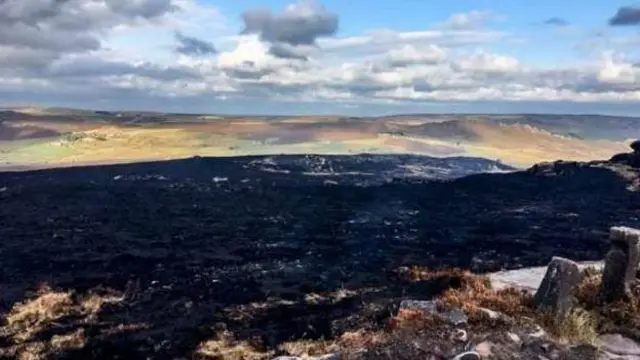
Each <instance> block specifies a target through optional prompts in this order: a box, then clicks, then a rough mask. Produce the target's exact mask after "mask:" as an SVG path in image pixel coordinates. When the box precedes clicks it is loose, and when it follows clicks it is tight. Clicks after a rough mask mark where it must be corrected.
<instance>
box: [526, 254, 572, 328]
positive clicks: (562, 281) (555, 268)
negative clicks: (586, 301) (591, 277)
mask: <svg viewBox="0 0 640 360" xmlns="http://www.w3.org/2000/svg"><path fill="white" fill-rule="evenodd" d="M580 279H581V274H580V269H579V268H578V264H577V263H576V262H574V261H571V260H569V259H565V258H561V257H553V259H551V262H550V263H549V266H548V267H547V273H546V274H545V276H544V278H543V279H542V284H540V287H539V288H538V291H537V292H536V294H535V297H534V299H535V303H536V308H537V309H538V310H539V311H549V312H551V313H553V314H554V315H555V316H556V318H557V319H562V318H564V317H565V316H566V315H567V313H568V312H569V309H570V307H571V303H572V296H571V291H572V290H573V289H574V288H575V287H576V286H577V285H578V283H579V282H580Z"/></svg>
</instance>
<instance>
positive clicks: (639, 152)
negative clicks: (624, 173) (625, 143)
mask: <svg viewBox="0 0 640 360" xmlns="http://www.w3.org/2000/svg"><path fill="white" fill-rule="evenodd" d="M629 146H630V147H631V149H632V150H633V152H631V153H622V154H616V155H614V156H613V157H612V158H611V160H610V161H611V162H615V163H623V164H627V165H630V166H633V167H640V140H636V141H634V142H632V143H631V144H630V145H629Z"/></svg>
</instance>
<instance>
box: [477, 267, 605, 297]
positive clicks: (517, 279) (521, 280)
mask: <svg viewBox="0 0 640 360" xmlns="http://www.w3.org/2000/svg"><path fill="white" fill-rule="evenodd" d="M589 267H592V268H595V269H596V270H602V269H604V262H603V261H583V262H579V263H578V268H579V269H580V271H582V270H584V269H586V268H589ZM546 273H547V267H546V266H539V267H530V268H523V269H517V270H506V271H499V272H495V273H491V274H488V277H489V280H491V286H492V287H493V288H494V289H504V288H508V287H515V288H518V289H522V290H526V291H529V292H531V293H535V292H536V290H537V289H538V287H540V284H541V283H542V279H543V278H544V275H545V274H546Z"/></svg>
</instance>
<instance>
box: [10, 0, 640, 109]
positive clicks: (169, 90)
mask: <svg viewBox="0 0 640 360" xmlns="http://www.w3.org/2000/svg"><path fill="white" fill-rule="evenodd" d="M0 106H63V107H75V108H85V109H100V110H157V111H172V112H191V113H194V112H195V113H219V114H248V115H254V114H274V115H280V114H336V115H340V114H343V115H351V116H354V115H355V116H358V115H364V116H375V115H387V114H399V113H403V114H407V113H577V114H586V113H589V114H616V115H632V116H633V115H639V116H640V3H633V2H627V1H617V0H607V1H605V0H581V1H577V0H564V1H562V2H559V1H552V0H536V1H532V0H517V1H515V0H476V1H469V0H446V1H432V0H395V1H383V0H349V1H344V0H324V1H320V0H317V1H314V0H299V1H288V0H267V1H265V0H262V1H259V0H233V1H232V0H29V1H24V0H1V1H0Z"/></svg>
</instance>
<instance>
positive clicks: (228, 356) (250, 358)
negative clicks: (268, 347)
mask: <svg viewBox="0 0 640 360" xmlns="http://www.w3.org/2000/svg"><path fill="white" fill-rule="evenodd" d="M196 354H197V355H198V356H200V357H203V358H212V359H217V360H263V359H269V358H271V357H272V356H273V352H272V351H265V350H264V349H261V346H260V344H259V343H254V344H252V343H250V342H249V341H246V340H243V341H238V340H236V339H235V337H234V335H233V334H232V333H230V332H228V331H224V332H220V333H218V334H217V335H216V338H215V339H211V340H207V341H204V342H202V343H201V344H200V345H199V346H198V348H197V349H196Z"/></svg>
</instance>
